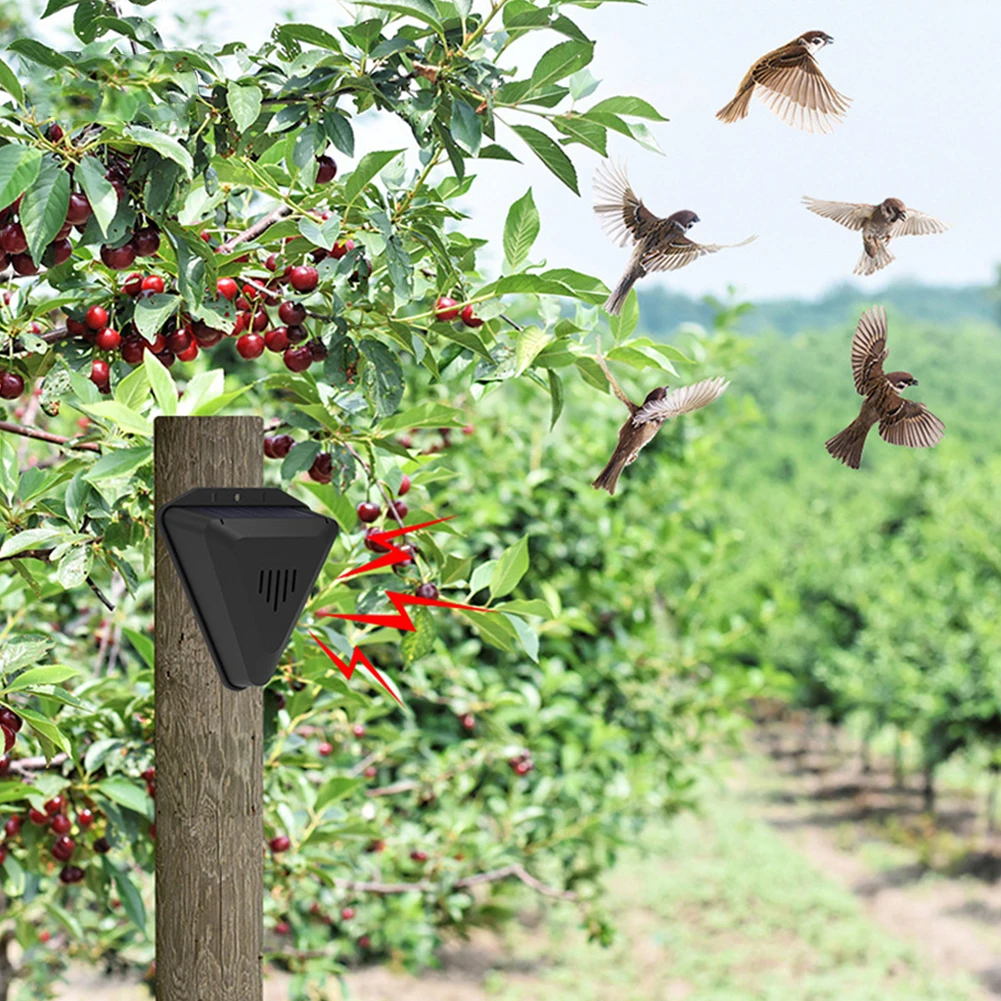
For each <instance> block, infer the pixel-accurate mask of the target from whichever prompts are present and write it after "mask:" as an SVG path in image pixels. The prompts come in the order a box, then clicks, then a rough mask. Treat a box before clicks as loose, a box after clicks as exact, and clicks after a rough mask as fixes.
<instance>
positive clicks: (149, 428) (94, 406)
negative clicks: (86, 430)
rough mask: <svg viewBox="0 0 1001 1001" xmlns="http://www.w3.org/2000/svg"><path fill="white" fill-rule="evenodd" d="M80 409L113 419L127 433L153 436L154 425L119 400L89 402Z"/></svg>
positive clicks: (99, 416)
mask: <svg viewBox="0 0 1001 1001" xmlns="http://www.w3.org/2000/svg"><path fill="white" fill-rule="evenodd" d="M80 409H81V410H83V412H84V413H86V414H91V415H92V416H94V417H98V418H104V419H105V420H109V421H111V422H112V423H113V424H116V425H117V426H118V427H119V428H120V429H121V430H122V431H124V432H125V433H126V434H138V435H142V437H144V438H152V437H153V425H152V424H150V422H149V421H148V420H146V418H145V417H143V416H142V414H137V413H136V412H135V411H134V410H131V409H130V408H129V407H125V406H123V405H122V404H121V403H119V402H118V401H117V400H106V401H103V402H98V403H89V404H87V406H82V405H81V407H80Z"/></svg>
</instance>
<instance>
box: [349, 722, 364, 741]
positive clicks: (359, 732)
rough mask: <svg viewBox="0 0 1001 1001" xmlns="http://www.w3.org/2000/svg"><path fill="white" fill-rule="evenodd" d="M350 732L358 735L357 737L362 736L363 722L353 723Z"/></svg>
mask: <svg viewBox="0 0 1001 1001" xmlns="http://www.w3.org/2000/svg"><path fill="white" fill-rule="evenodd" d="M351 732H352V733H353V734H354V735H355V736H356V737H359V738H361V737H364V736H365V724H364V723H355V725H354V726H353V727H351Z"/></svg>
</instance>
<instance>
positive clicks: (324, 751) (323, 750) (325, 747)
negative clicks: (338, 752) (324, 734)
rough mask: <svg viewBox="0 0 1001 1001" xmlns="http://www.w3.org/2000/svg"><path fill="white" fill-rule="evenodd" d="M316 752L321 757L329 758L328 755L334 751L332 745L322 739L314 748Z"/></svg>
mask: <svg viewBox="0 0 1001 1001" xmlns="http://www.w3.org/2000/svg"><path fill="white" fill-rule="evenodd" d="M316 753H317V754H319V755H320V757H321V758H329V757H330V755H331V754H333V753H334V745H333V744H328V743H327V742H326V741H324V742H323V743H322V744H320V746H319V747H318V748H317V749H316Z"/></svg>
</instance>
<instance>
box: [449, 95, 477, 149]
mask: <svg viewBox="0 0 1001 1001" xmlns="http://www.w3.org/2000/svg"><path fill="white" fill-rule="evenodd" d="M449 128H450V129H451V132H452V138H453V139H454V140H455V141H456V142H457V143H458V144H459V145H460V146H461V147H462V148H463V149H464V150H466V152H467V153H471V154H472V155H473V156H476V154H477V153H478V152H479V151H480V142H481V141H482V140H483V124H482V122H481V121H480V116H479V115H478V114H476V111H475V109H474V108H473V106H472V105H470V104H467V103H466V102H465V101H463V100H461V99H460V98H456V99H455V100H454V101H453V102H452V122H451V125H450V126H449Z"/></svg>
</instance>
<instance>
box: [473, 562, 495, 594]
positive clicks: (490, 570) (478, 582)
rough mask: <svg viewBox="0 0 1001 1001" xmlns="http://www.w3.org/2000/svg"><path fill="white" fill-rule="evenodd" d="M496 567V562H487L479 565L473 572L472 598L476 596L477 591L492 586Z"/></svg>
mask: <svg viewBox="0 0 1001 1001" xmlns="http://www.w3.org/2000/svg"><path fill="white" fill-rule="evenodd" d="M496 567H497V561H496V560H487V561H486V562H484V563H479V564H477V566H476V569H475V570H474V571H473V575H472V576H471V577H470V578H469V597H470V598H471V597H472V596H473V595H474V594H476V593H477V591H482V590H483V588H485V587H487V586H488V585H489V584H490V578H491V577H493V575H494V570H495V568H496Z"/></svg>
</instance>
